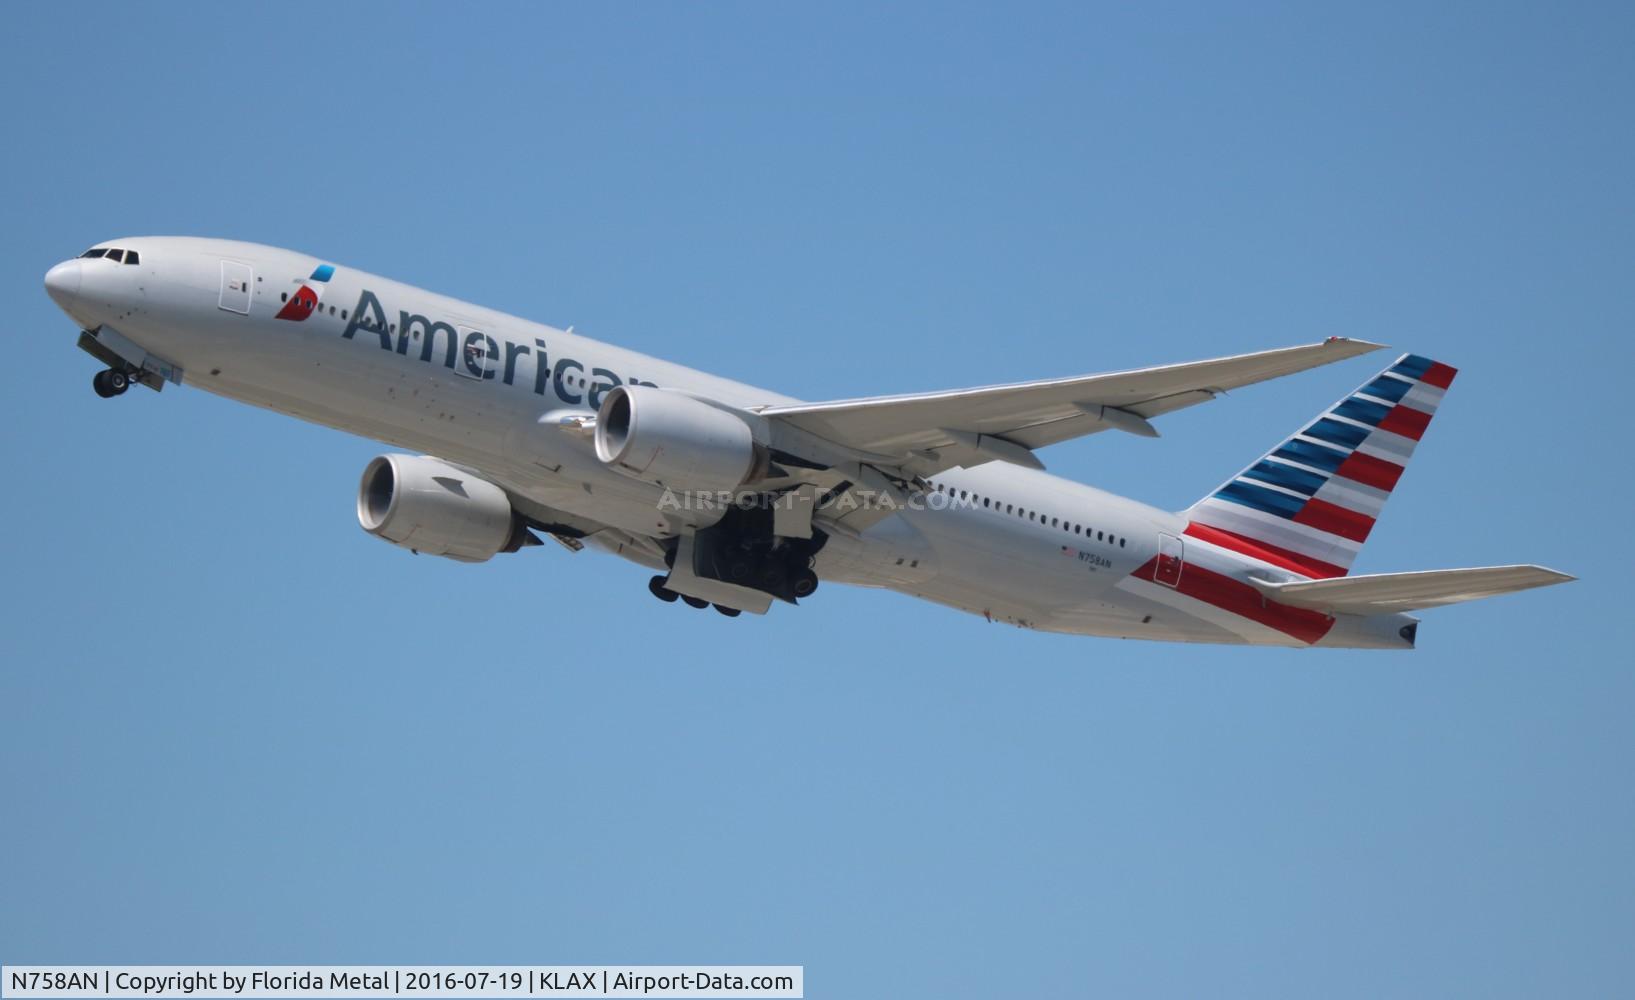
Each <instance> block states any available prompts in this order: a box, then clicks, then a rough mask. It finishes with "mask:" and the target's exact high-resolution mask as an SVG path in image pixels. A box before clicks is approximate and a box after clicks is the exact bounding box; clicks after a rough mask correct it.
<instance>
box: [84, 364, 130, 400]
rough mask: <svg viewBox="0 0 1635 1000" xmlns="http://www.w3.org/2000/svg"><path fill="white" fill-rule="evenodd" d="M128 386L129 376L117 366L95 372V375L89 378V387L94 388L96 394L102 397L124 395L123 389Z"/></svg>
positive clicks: (108, 397) (110, 397) (109, 397)
mask: <svg viewBox="0 0 1635 1000" xmlns="http://www.w3.org/2000/svg"><path fill="white" fill-rule="evenodd" d="M130 387H131V377H130V376H129V375H126V374H125V373H124V372H122V371H120V370H119V369H117V368H109V369H108V370H107V371H100V372H97V373H96V375H95V376H93V377H92V378H91V388H92V389H95V390H96V394H97V395H98V396H101V397H102V398H103V399H112V398H113V397H115V396H122V395H124V393H125V390H126V389H129V388H130Z"/></svg>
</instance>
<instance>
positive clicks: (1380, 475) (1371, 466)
mask: <svg viewBox="0 0 1635 1000" xmlns="http://www.w3.org/2000/svg"><path fill="white" fill-rule="evenodd" d="M1334 474H1335V475H1336V476H1339V477H1341V478H1342V479H1349V480H1351V481H1352V482H1354V483H1362V484H1363V485H1364V486H1372V487H1374V488H1375V489H1376V490H1384V491H1385V492H1387V493H1389V492H1391V491H1392V490H1394V489H1396V486H1397V480H1398V479H1401V478H1402V466H1400V465H1398V464H1397V463H1395V462H1387V461H1386V460H1385V459H1383V458H1375V457H1374V456H1373V455H1364V454H1363V453H1362V452H1360V451H1354V452H1352V453H1351V454H1350V455H1348V456H1346V460H1345V461H1344V462H1341V463H1340V467H1339V468H1338V469H1335V470H1334Z"/></svg>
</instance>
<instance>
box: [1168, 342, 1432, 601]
mask: <svg viewBox="0 0 1635 1000" xmlns="http://www.w3.org/2000/svg"><path fill="white" fill-rule="evenodd" d="M1455 374H1456V369H1453V368H1450V367H1448V366H1447V365H1444V364H1442V363H1440V362H1437V361H1432V360H1430V359H1429V358H1422V357H1419V356H1418V355H1415V354H1405V355H1403V356H1402V357H1401V358H1399V359H1398V360H1397V363H1396V364H1394V365H1392V366H1391V367H1390V368H1387V369H1386V370H1385V371H1383V372H1380V373H1379V374H1378V375H1376V376H1375V377H1374V378H1373V379H1372V380H1370V381H1369V382H1368V383H1367V384H1365V385H1363V386H1362V387H1361V388H1360V389H1358V390H1357V391H1356V392H1354V393H1352V394H1351V395H1349V396H1347V397H1346V398H1344V399H1342V400H1340V401H1339V402H1338V403H1336V404H1335V405H1334V406H1333V407H1331V408H1330V409H1329V410H1328V411H1327V412H1326V413H1323V414H1322V415H1320V416H1319V417H1318V418H1317V419H1316V420H1315V421H1313V422H1312V423H1311V424H1310V425H1308V426H1307V427H1305V428H1303V429H1302V430H1301V431H1300V432H1299V433H1297V434H1295V435H1294V436H1293V437H1291V438H1289V439H1288V440H1287V441H1284V442H1283V443H1282V444H1280V445H1278V446H1277V448H1276V449H1274V450H1273V451H1271V452H1269V453H1267V454H1266V455H1264V456H1262V457H1261V459H1260V461H1258V462H1256V463H1255V464H1254V465H1251V466H1250V467H1249V468H1247V469H1244V470H1243V471H1242V472H1240V473H1238V474H1237V475H1236V476H1234V477H1233V478H1232V479H1231V480H1230V481H1229V482H1227V483H1226V485H1224V486H1222V487H1221V488H1220V489H1218V490H1216V491H1215V492H1214V493H1212V494H1210V495H1209V496H1207V497H1204V498H1203V499H1202V500H1200V501H1198V502H1197V503H1195V504H1193V505H1192V507H1191V508H1190V509H1188V510H1187V511H1186V512H1185V517H1186V518H1187V519H1188V520H1189V521H1190V522H1191V524H1190V525H1189V526H1188V528H1187V534H1189V535H1193V536H1195V537H1198V538H1200V539H1202V540H1204V541H1208V542H1213V543H1215V544H1217V545H1221V546H1224V547H1226V548H1229V549H1233V550H1235V551H1238V552H1242V553H1244V554H1245V555H1251V556H1254V557H1255V558H1257V559H1261V560H1264V561H1266V562H1270V563H1272V564H1274V565H1278V566H1282V567H1284V568H1285V569H1289V570H1291V571H1293V572H1296V573H1299V574H1301V575H1302V576H1308V577H1319V578H1323V577H1335V576H1344V575H1345V574H1346V573H1347V572H1348V571H1350V569H1351V563H1352V561H1353V560H1354V559H1355V558H1356V556H1357V552H1358V551H1359V550H1360V549H1361V548H1362V544H1363V542H1365V541H1367V540H1368V533H1369V532H1370V531H1371V530H1373V527H1374V521H1375V520H1376V519H1377V518H1378V517H1379V515H1380V510H1381V509H1382V508H1384V506H1385V501H1386V499H1388V498H1389V497H1390V496H1391V490H1392V489H1394V488H1395V487H1396V485H1397V480H1398V479H1399V478H1400V477H1401V476H1402V471H1403V469H1404V468H1405V467H1406V466H1407V464H1408V459H1409V458H1411V457H1413V453H1414V445H1415V444H1417V443H1418V441H1419V439H1420V437H1421V436H1422V435H1423V434H1424V433H1425V428H1426V426H1427V425H1429V424H1430V422H1431V417H1432V416H1433V415H1434V414H1435V413H1436V408H1437V406H1438V405H1439V404H1440V403H1441V402H1442V395H1443V393H1444V392H1446V391H1447V388H1448V386H1449V385H1451V384H1452V383H1453V376H1454V375H1455Z"/></svg>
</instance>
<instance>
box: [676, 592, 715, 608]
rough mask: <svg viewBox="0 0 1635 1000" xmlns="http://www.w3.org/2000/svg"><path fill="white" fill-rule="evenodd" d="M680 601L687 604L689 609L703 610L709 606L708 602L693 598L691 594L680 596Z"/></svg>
mask: <svg viewBox="0 0 1635 1000" xmlns="http://www.w3.org/2000/svg"><path fill="white" fill-rule="evenodd" d="M681 599H682V600H683V601H686V602H687V606H688V607H689V608H699V609H703V608H707V607H709V606H710V602H709V601H706V600H704V599H702V598H698V597H693V596H692V595H691V594H682V595H681Z"/></svg>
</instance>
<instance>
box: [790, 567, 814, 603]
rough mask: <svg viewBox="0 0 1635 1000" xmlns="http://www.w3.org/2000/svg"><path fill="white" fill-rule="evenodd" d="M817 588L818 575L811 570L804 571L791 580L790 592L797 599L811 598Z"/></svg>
mask: <svg viewBox="0 0 1635 1000" xmlns="http://www.w3.org/2000/svg"><path fill="white" fill-rule="evenodd" d="M817 587H818V578H817V574H816V573H814V572H812V571H811V570H809V569H803V570H801V571H800V572H798V573H796V574H795V575H794V576H792V577H790V579H789V592H790V593H791V594H794V595H795V596H796V597H811V596H812V594H813V593H815V592H816V591H817Z"/></svg>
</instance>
